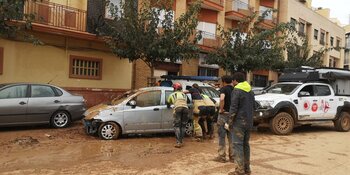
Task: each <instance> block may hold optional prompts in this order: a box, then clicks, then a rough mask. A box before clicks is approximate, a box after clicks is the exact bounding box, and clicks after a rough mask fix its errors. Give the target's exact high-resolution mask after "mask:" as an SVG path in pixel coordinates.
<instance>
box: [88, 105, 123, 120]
mask: <svg viewBox="0 0 350 175" xmlns="http://www.w3.org/2000/svg"><path fill="white" fill-rule="evenodd" d="M110 109H113V110H117V107H116V106H110V105H107V104H99V105H96V106H93V107H91V108H89V109H88V110H87V111H86V112H85V113H84V116H85V119H92V118H93V117H95V116H96V115H98V114H99V113H100V112H102V111H105V110H110Z"/></svg>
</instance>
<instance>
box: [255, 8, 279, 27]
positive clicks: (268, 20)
mask: <svg viewBox="0 0 350 175" xmlns="http://www.w3.org/2000/svg"><path fill="white" fill-rule="evenodd" d="M268 10H270V11H269V12H267V14H266V16H264V18H263V21H262V23H261V27H262V28H266V29H271V28H273V27H274V26H276V24H277V18H275V17H274V16H273V13H274V12H273V11H272V9H271V8H268V7H264V6H260V10H259V16H261V17H262V16H263V14H264V13H265V12H266V11H268Z"/></svg>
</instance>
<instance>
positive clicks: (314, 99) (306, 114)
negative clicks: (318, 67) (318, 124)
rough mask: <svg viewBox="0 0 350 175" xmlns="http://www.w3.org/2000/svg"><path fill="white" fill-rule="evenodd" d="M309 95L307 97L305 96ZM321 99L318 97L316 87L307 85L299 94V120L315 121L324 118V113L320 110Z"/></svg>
mask: <svg viewBox="0 0 350 175" xmlns="http://www.w3.org/2000/svg"><path fill="white" fill-rule="evenodd" d="M305 93H307V95H305ZM320 103H321V97H319V96H316V94H315V86H314V85H306V86H304V87H303V88H302V89H301V90H300V91H299V92H298V103H297V104H296V106H297V109H298V119H299V120H313V119H319V118H322V116H323V112H322V110H320Z"/></svg>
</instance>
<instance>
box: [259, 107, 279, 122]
mask: <svg viewBox="0 0 350 175" xmlns="http://www.w3.org/2000/svg"><path fill="white" fill-rule="evenodd" d="M274 115H275V110H274V109H273V108H268V109H258V110H256V111H255V112H254V122H260V121H262V120H266V119H269V118H271V117H273V116H274Z"/></svg>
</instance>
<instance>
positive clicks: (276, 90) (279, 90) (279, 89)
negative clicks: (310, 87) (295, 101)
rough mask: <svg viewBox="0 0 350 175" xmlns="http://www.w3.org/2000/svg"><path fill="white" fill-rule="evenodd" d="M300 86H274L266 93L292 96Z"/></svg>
mask: <svg viewBox="0 0 350 175" xmlns="http://www.w3.org/2000/svg"><path fill="white" fill-rule="evenodd" d="M299 86H300V84H275V85H273V86H271V87H270V88H268V89H267V90H266V93H272V94H285V95H290V94H292V93H293V92H294V91H295V89H297V87H299Z"/></svg>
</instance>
